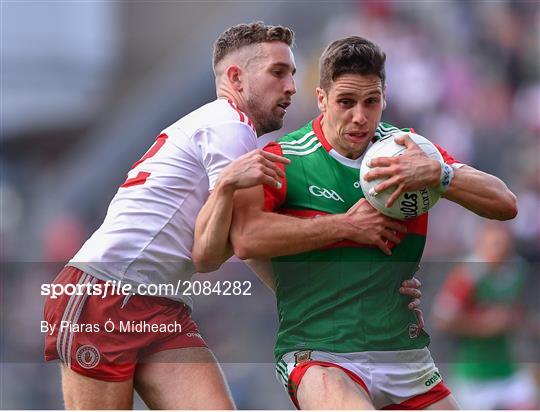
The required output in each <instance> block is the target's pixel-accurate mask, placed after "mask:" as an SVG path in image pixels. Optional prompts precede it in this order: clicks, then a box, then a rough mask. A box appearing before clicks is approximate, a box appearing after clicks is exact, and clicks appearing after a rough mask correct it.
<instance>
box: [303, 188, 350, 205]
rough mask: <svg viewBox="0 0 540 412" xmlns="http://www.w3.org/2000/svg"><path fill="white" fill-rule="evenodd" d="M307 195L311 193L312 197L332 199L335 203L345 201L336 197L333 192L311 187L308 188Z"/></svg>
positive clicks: (338, 196)
mask: <svg viewBox="0 0 540 412" xmlns="http://www.w3.org/2000/svg"><path fill="white" fill-rule="evenodd" d="M309 193H311V194H312V195H313V196H317V197H324V198H326V199H332V200H335V201H336V202H343V203H345V201H344V200H343V199H342V198H341V196H340V195H338V194H337V193H336V192H335V191H334V190H330V189H325V188H324V187H323V188H320V187H319V186H315V185H311V186H310V187H309Z"/></svg>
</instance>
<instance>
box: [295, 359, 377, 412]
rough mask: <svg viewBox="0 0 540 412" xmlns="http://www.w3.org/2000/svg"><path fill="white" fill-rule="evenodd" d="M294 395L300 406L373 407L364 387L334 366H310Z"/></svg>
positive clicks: (307, 407)
mask: <svg viewBox="0 0 540 412" xmlns="http://www.w3.org/2000/svg"><path fill="white" fill-rule="evenodd" d="M296 397H297V400H298V405H299V406H300V409H374V407H373V404H372V403H371V400H370V398H369V396H368V394H367V393H366V392H365V391H364V389H362V388H361V387H360V386H359V385H358V384H357V383H355V382H354V381H353V380H352V379H351V378H350V377H349V376H348V375H347V374H346V373H345V372H344V371H342V370H341V369H339V368H336V367H326V366H318V365H313V366H311V367H309V369H308V370H307V371H306V373H305V374H304V376H303V377H302V380H301V382H300V385H299V386H298V391H297V396H296Z"/></svg>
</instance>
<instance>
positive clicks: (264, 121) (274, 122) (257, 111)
mask: <svg viewBox="0 0 540 412" xmlns="http://www.w3.org/2000/svg"><path fill="white" fill-rule="evenodd" d="M263 101H264V97H262V96H259V95H257V94H256V93H252V94H251V97H250V98H249V99H248V100H247V106H248V107H249V111H250V115H251V119H252V120H253V122H254V123H255V125H256V126H257V132H258V134H259V136H262V135H263V134H266V133H270V132H273V131H275V130H279V129H281V128H282V127H283V119H282V118H281V117H279V116H275V115H273V113H272V112H271V111H266V110H265V109H264V108H263V107H262V106H263V104H262V103H261V102H263Z"/></svg>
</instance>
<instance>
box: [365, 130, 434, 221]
mask: <svg viewBox="0 0 540 412" xmlns="http://www.w3.org/2000/svg"><path fill="white" fill-rule="evenodd" d="M404 134H407V135H409V136H410V137H411V138H412V139H413V140H414V142H415V143H416V144H417V145H418V146H420V148H421V149H422V150H423V151H424V152H425V153H426V154H427V155H428V156H429V157H431V158H432V159H436V160H438V161H439V162H441V163H443V162H444V160H443V157H442V155H441V153H440V152H439V151H438V150H437V148H436V147H435V145H434V144H433V143H431V142H430V141H429V140H428V139H426V138H425V137H423V136H420V135H419V134H416V133H409V132H402V131H400V132H396V133H394V134H392V135H390V136H389V137H387V138H385V139H382V140H379V141H378V142H376V143H374V144H373V145H372V146H371V147H370V148H369V149H368V151H367V152H366V154H365V155H364V159H363V160H362V165H361V166H360V185H361V186H362V191H363V192H364V196H365V197H366V199H367V200H368V202H369V203H370V204H371V205H372V206H373V207H374V208H375V209H377V210H378V211H379V212H381V213H382V214H384V215H386V216H390V217H393V218H394V219H410V218H413V217H416V216H420V215H422V214H423V213H426V212H427V211H428V210H429V209H431V208H432V207H433V205H435V203H437V201H438V200H439V198H440V196H441V195H440V193H439V191H438V190H437V189H435V188H431V187H426V188H424V189H421V190H416V191H412V192H404V193H402V194H401V196H400V197H399V198H398V199H397V200H396V201H395V202H394V204H393V205H392V207H386V206H385V204H386V201H387V200H388V198H389V197H390V195H391V194H392V192H393V191H394V189H395V186H393V187H390V188H388V189H386V190H384V191H382V192H381V193H374V191H371V194H370V189H372V188H374V187H375V186H377V185H378V184H379V183H381V182H382V181H383V180H384V179H376V180H372V181H371V182H367V181H365V180H364V179H363V178H362V176H364V175H365V174H366V173H367V172H369V170H370V169H371V168H370V167H369V166H368V164H370V162H371V160H372V159H375V158H376V157H395V156H400V155H401V154H403V152H404V151H405V150H407V148H406V147H405V146H402V145H400V144H397V143H396V142H394V139H395V138H396V137H399V136H402V135H404Z"/></svg>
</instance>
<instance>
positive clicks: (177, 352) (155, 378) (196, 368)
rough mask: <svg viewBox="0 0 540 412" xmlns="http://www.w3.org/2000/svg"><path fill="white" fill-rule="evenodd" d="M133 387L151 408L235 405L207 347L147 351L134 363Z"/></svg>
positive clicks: (203, 407) (220, 407) (206, 407)
mask: <svg viewBox="0 0 540 412" xmlns="http://www.w3.org/2000/svg"><path fill="white" fill-rule="evenodd" d="M135 389H136V390H137V392H138V393H139V395H140V396H141V398H142V399H143V401H144V402H145V403H146V405H147V406H148V407H149V408H150V409H234V402H233V400H232V397H231V394H230V393H229V390H228V388H227V385H226V383H225V379H224V377H223V373H222V372H221V369H220V367H219V365H218V363H217V362H216V359H215V358H214V355H213V354H212V352H210V350H209V349H208V348H183V349H171V350H166V351H162V352H158V353H155V354H153V355H150V356H149V357H148V358H146V359H145V360H144V363H140V364H139V365H137V369H136V370H135Z"/></svg>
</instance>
